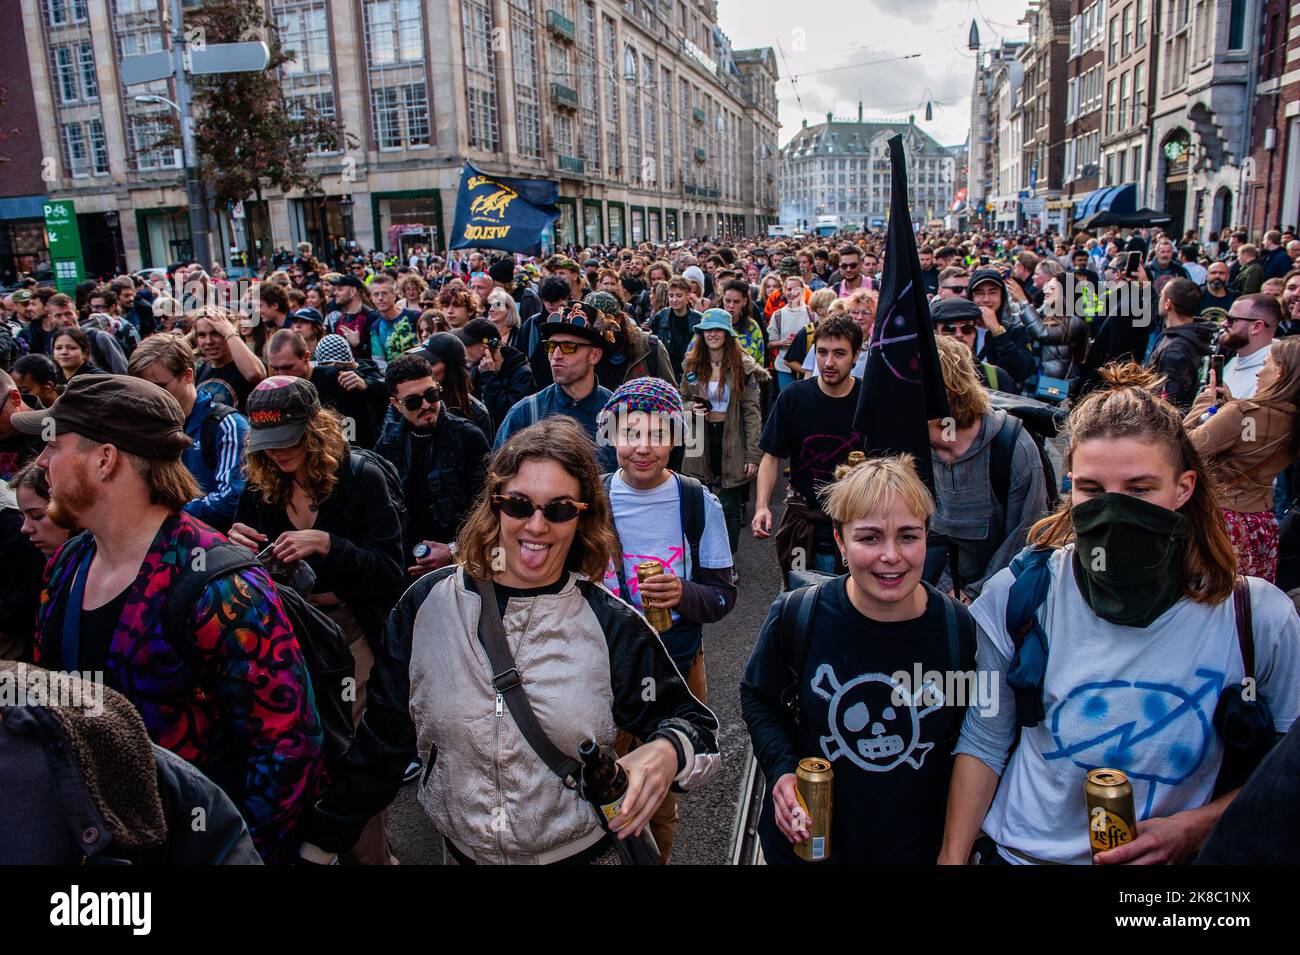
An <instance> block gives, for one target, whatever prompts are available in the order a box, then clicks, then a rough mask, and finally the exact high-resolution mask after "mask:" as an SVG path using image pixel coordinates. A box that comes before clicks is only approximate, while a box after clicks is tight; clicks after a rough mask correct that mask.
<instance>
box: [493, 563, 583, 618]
mask: <svg viewBox="0 0 1300 955" xmlns="http://www.w3.org/2000/svg"><path fill="white" fill-rule="evenodd" d="M568 582H569V575H568V574H567V573H566V574H561V575H560V579H559V580H557V581H556V582H555V583H553V584H547V585H546V586H544V587H507V586H506V585H505V584H494V585H493V590H495V591H496V595H497V609H498V610H500V611H501V615H502V616H505V612H506V604H508V603H509V602H510V598H511V597H523V598H528V597H541V596H544V595H546V594H558V593H559V592H560V591H561V590H563V589H564V585H565V584H567V583H568Z"/></svg>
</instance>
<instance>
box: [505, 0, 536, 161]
mask: <svg viewBox="0 0 1300 955" xmlns="http://www.w3.org/2000/svg"><path fill="white" fill-rule="evenodd" d="M510 6H511V10H510V45H511V49H512V51H513V53H514V77H515V146H516V148H517V149H518V150H519V155H521V156H526V157H528V158H530V159H537V158H540V157H541V155H542V113H541V109H540V107H539V105H538V98H537V34H536V31H535V30H534V29H533V26H532V24H531V23H529V22H528V21H529V14H528V9H527V8H528V4H527V3H526V2H525V0H511V4H510ZM521 6H522V7H523V9H520V7H521Z"/></svg>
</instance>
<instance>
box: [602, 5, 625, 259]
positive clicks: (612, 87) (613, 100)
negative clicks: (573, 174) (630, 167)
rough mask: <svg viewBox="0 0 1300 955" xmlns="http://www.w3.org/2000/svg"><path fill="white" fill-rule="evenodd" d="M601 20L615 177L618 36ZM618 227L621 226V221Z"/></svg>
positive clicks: (618, 160) (608, 145) (608, 142)
mask: <svg viewBox="0 0 1300 955" xmlns="http://www.w3.org/2000/svg"><path fill="white" fill-rule="evenodd" d="M601 21H602V24H603V27H604V31H603V32H604V35H605V46H604V54H605V55H604V61H605V62H604V63H603V64H601V72H602V73H604V74H605V157H606V159H608V160H609V174H610V175H611V176H614V177H615V178H617V177H618V174H619V172H620V171H621V170H622V168H623V156H622V147H621V145H620V139H619V134H618V131H619V119H618V76H619V64H618V37H617V36H616V35H615V33H614V21H613V19H611V18H610V17H601ZM609 221H610V229H613V227H614V215H613V212H611V213H610V220H609ZM619 228H620V229H621V228H622V224H621V223H620V226H619ZM611 241H612V239H611Z"/></svg>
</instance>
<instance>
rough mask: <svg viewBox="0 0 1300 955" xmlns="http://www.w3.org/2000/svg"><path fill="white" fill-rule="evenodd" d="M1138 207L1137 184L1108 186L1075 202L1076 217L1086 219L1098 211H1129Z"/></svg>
mask: <svg viewBox="0 0 1300 955" xmlns="http://www.w3.org/2000/svg"><path fill="white" fill-rule="evenodd" d="M1136 209H1137V184H1136V183H1132V182H1126V183H1124V185H1122V186H1107V187H1106V188H1105V189H1098V190H1096V191H1095V192H1090V193H1088V194H1087V195H1086V196H1084V197H1083V198H1082V199H1078V200H1076V201H1075V203H1074V218H1076V219H1086V218H1088V216H1090V215H1092V214H1094V213H1097V212H1116V213H1120V214H1123V213H1128V212H1133V211H1135V210H1136Z"/></svg>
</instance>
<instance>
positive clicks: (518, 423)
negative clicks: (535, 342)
mask: <svg viewBox="0 0 1300 955" xmlns="http://www.w3.org/2000/svg"><path fill="white" fill-rule="evenodd" d="M543 301H545V298H544V297H543ZM603 325H604V320H603V318H602V317H601V313H600V310H599V309H597V308H595V307H593V306H591V305H587V304H584V303H583V302H570V303H569V304H568V306H567V307H566V308H565V309H564V310H563V311H562V312H557V313H556V314H554V315H550V316H548V317H547V320H546V321H545V322H544V323H543V324H542V326H541V333H542V335H543V336H544V340H543V341H542V347H541V349H540V350H541V351H542V352H544V353H545V354H546V355H548V356H549V357H550V373H551V380H552V381H553V382H554V384H550V385H547V386H546V387H545V388H543V389H542V390H541V391H539V392H537V393H536V394H534V395H529V396H528V397H527V398H525V399H524V400H523V401H521V402H519V403H518V404H516V405H515V406H514V407H513V408H511V409H510V413H509V414H508V415H506V419H505V420H504V421H503V422H501V426H500V427H499V428H497V435H496V442H495V444H493V446H492V450H493V451H494V452H495V451H497V450H499V449H500V448H501V446H502V445H504V444H505V443H506V442H507V441H508V440H510V436H511V435H512V434H514V433H515V432H516V431H522V430H523V429H524V428H527V427H529V426H530V425H533V424H536V423H537V422H538V421H541V420H542V419H543V418H546V417H549V416H550V415H553V414H562V415H566V416H568V417H570V418H573V419H574V420H575V421H577V422H578V424H580V425H582V428H583V430H584V431H586V432H587V434H588V435H589V436H590V437H591V440H592V441H593V442H596V430H597V427H598V420H597V419H598V418H599V415H600V412H601V409H603V408H604V407H605V402H607V401H609V399H610V396H611V395H612V394H613V392H611V391H610V390H609V389H608V388H602V387H601V384H600V382H599V381H598V380H597V379H596V366H597V365H599V364H600V360H601V358H602V357H603V355H604V352H605V350H606V349H608V348H611V347H612V344H611V342H610V341H609V338H608V337H606V333H605V332H604V330H603ZM611 335H612V333H611ZM596 459H597V461H599V463H600V466H601V469H602V470H603V471H612V470H614V468H615V467H616V466H617V460H618V459H617V457H616V456H615V454H614V446H613V445H612V444H608V443H606V444H600V443H598V442H597V447H596Z"/></svg>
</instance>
